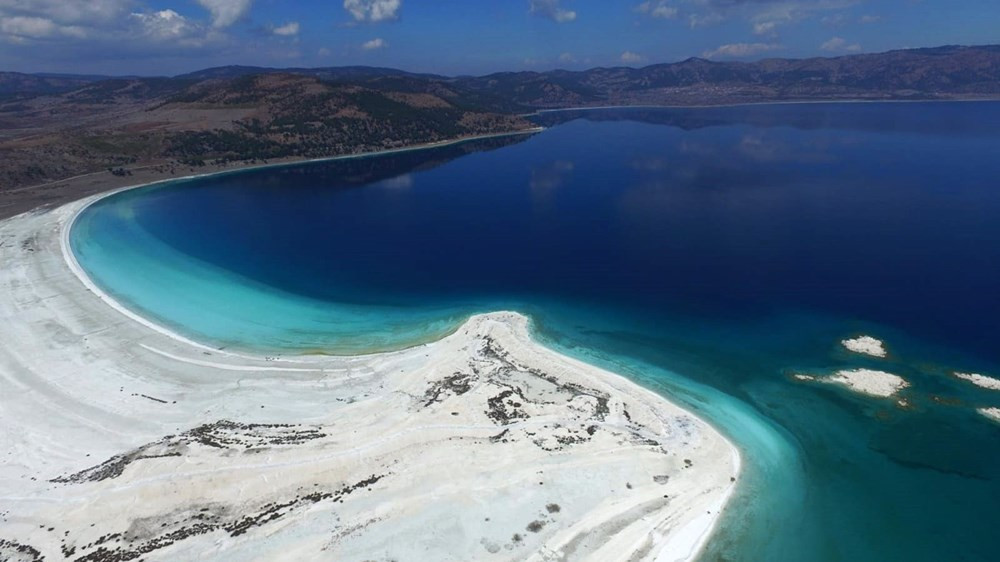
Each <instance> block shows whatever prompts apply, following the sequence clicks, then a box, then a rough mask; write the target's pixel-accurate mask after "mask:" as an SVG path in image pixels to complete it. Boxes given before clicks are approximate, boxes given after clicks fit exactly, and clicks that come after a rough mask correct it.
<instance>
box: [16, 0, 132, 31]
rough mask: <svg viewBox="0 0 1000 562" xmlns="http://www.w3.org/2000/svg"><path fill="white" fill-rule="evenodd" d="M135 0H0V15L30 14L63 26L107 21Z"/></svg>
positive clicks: (123, 11)
mask: <svg viewBox="0 0 1000 562" xmlns="http://www.w3.org/2000/svg"><path fill="white" fill-rule="evenodd" d="M132 3H133V2H132V0H86V1H82V0H27V1H26V0H0V16H5V17H6V16H12V17H13V16H29V17H39V18H44V19H48V20H51V21H52V22H53V23H56V24H61V25H74V24H75V25H84V24H96V23H100V22H108V21H111V20H113V19H115V18H116V17H118V16H121V15H123V14H125V13H126V12H127V11H128V8H129V7H130V6H131V5H132Z"/></svg>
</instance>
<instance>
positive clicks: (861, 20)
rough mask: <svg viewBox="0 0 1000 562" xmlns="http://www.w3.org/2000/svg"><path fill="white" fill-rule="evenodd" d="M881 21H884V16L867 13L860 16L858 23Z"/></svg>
mask: <svg viewBox="0 0 1000 562" xmlns="http://www.w3.org/2000/svg"><path fill="white" fill-rule="evenodd" d="M880 21H882V16H873V15H870V14H865V15H863V16H861V17H860V18H858V23H862V24H869V23H878V22H880Z"/></svg>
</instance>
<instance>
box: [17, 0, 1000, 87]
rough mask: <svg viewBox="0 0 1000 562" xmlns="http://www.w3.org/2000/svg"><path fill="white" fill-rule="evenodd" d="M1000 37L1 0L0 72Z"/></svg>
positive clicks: (985, 10) (906, 24) (783, 53)
mask: <svg viewBox="0 0 1000 562" xmlns="http://www.w3.org/2000/svg"><path fill="white" fill-rule="evenodd" d="M990 43H1000V0H0V70H8V71H19V72H61V73H76V74H113V75H126V74H127V75H143V76H162V75H175V74H180V73H184V72H189V71H193V70H198V69H202V68H207V67H211V66H221V65H228V64H244V65H257V66H277V67H291V66H299V67H303V66H305V67H315V66H345V65H371V66H390V67H395V68H402V69H405V70H410V71H416V72H432V73H438V74H448V75H456V74H487V73H490V72H497V71H505V70H512V71H517V70H538V71H541V70H550V69H553V68H565V69H571V70H579V69H584V68H591V67H595V66H632V67H641V66H645V65H648V64H655V63H662V62H674V61H679V60H684V59H686V58H689V57H704V58H708V59H712V60H757V59H761V58H768V57H795V58H798V57H811V56H839V55H845V54H851V53H860V52H879V51H886V50H891V49H899V48H909V47H931V46H939V45H949V44H964V45H975V44H990Z"/></svg>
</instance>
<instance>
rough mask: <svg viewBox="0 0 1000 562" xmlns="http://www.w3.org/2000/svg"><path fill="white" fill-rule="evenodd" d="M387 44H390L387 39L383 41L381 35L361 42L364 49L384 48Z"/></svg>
mask: <svg viewBox="0 0 1000 562" xmlns="http://www.w3.org/2000/svg"><path fill="white" fill-rule="evenodd" d="M387 46H388V44H387V43H386V42H385V41H383V40H382V38H381V37H376V38H375V39H372V40H371V41H365V42H364V43H362V44H361V48H362V49H364V50H366V51H374V50H376V49H383V48H385V47H387Z"/></svg>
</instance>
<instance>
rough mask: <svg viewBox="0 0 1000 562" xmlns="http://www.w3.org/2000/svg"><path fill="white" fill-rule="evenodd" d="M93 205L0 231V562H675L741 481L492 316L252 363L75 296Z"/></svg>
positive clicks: (645, 411)
mask: <svg viewBox="0 0 1000 562" xmlns="http://www.w3.org/2000/svg"><path fill="white" fill-rule="evenodd" d="M88 201H89V200H83V201H77V202H74V203H70V204H67V205H64V206H62V207H59V208H57V209H54V210H41V211H35V212H31V213H27V214H22V215H19V216H16V217H13V218H9V219H7V220H4V221H2V222H0V259H2V261H3V263H4V267H3V269H2V270H0V287H2V291H0V321H2V322H3V325H4V338H3V339H2V342H0V388H3V389H4V392H3V393H0V424H2V427H3V428H4V429H3V431H2V432H0V443H2V447H0V451H2V453H0V454H2V455H3V462H2V463H0V558H3V559H8V558H10V559H14V560H40V559H73V560H76V559H82V560H94V561H102V560H125V559H133V558H138V557H140V556H141V557H142V558H143V559H147V560H185V559H195V558H200V559H210V560H215V559H225V560H263V559H276V558H278V557H281V558H284V559H302V560H304V559H339V560H360V559H399V560H472V559H475V560H601V561H606V560H636V559H638V560H654V559H655V560H690V559H693V558H694V557H696V555H697V553H698V551H699V549H700V548H701V546H702V545H703V544H704V542H705V541H706V540H708V538H709V535H710V533H711V531H712V529H713V527H714V525H715V524H716V522H717V520H718V518H719V515H720V513H721V511H722V509H723V507H724V506H725V504H726V502H727V499H728V498H729V496H730V494H731V493H732V491H733V489H734V487H735V486H736V482H737V477H738V474H739V470H740V457H739V453H738V450H737V449H736V448H735V447H734V446H733V445H732V444H731V443H729V442H728V441H727V440H726V439H724V438H723V437H722V436H721V435H720V434H719V433H718V432H717V431H715V430H714V429H713V428H712V427H711V426H709V425H708V424H707V423H705V422H704V421H702V420H700V419H698V418H696V417H694V416H692V415H691V414H689V413H688V412H686V411H684V410H683V409H681V408H679V407H677V406H675V405H673V404H672V403H670V402H668V401H667V400H665V399H664V398H663V397H661V396H659V395H657V394H654V393H652V392H650V391H648V390H646V389H644V388H642V387H640V386H638V385H636V384H634V383H632V382H630V381H629V380H627V379H625V378H623V377H620V376H618V375H615V374H613V373H610V372H607V371H604V370H601V369H598V368H595V367H593V366H590V365H587V364H585V363H582V362H580V361H577V360H574V359H571V358H568V357H566V356H563V355H561V354H558V353H556V352H553V351H551V350H549V349H547V348H545V347H542V346H540V345H538V344H537V343H535V342H534V341H533V340H532V338H531V335H530V325H529V320H528V319H527V318H526V317H524V316H522V315H519V314H517V313H512V312H497V313H492V314H486V315H479V316H475V317H472V318H470V319H469V320H468V321H467V322H466V323H465V324H464V325H462V326H461V327H460V328H459V329H458V330H457V331H456V332H455V333H453V334H452V335H450V336H448V337H446V338H444V339H442V340H440V341H438V342H434V343H431V344H427V345H423V346H419V347H415V348H410V349H407V350H403V351H398V352H392V353H383V354H377V355H366V356H355V357H328V356H315V355H310V356H282V357H262V356H261V357H258V356H253V355H250V354H238V353H230V352H225V351H220V350H217V349H213V348H211V347H207V346H204V345H200V344H198V343H196V342H190V341H187V340H184V339H183V338H181V337H177V336H176V335H175V334H171V333H170V332H169V331H167V330H165V329H163V328H160V327H157V326H155V325H153V324H151V323H149V322H146V321H144V320H143V319H141V318H139V317H137V316H135V315H134V314H131V313H129V312H128V311H126V310H124V309H122V308H121V307H117V306H115V305H116V303H114V302H113V301H110V299H109V298H108V297H107V296H105V295H102V294H100V292H99V291H98V290H97V289H96V287H94V286H93V285H91V284H89V283H87V282H86V280H85V279H81V277H80V276H79V274H80V272H79V271H75V270H74V268H75V267H76V266H75V264H74V260H73V259H72V256H71V254H70V252H69V251H68V249H67V247H66V233H67V231H68V228H69V225H70V224H71V222H72V220H73V217H74V216H75V215H76V213H78V212H79V211H80V210H81V209H82V208H83V207H84V206H85V205H86V204H87V202H88Z"/></svg>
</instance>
